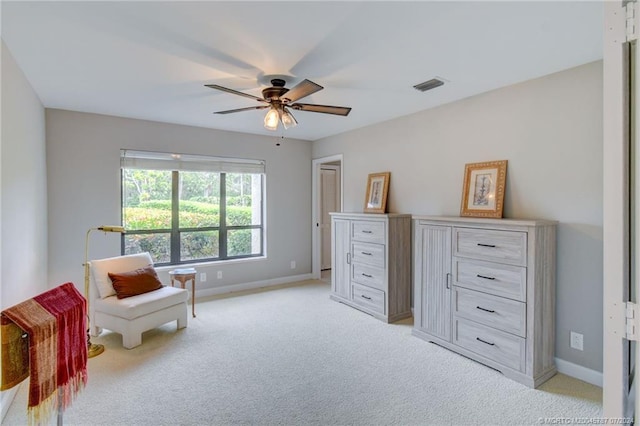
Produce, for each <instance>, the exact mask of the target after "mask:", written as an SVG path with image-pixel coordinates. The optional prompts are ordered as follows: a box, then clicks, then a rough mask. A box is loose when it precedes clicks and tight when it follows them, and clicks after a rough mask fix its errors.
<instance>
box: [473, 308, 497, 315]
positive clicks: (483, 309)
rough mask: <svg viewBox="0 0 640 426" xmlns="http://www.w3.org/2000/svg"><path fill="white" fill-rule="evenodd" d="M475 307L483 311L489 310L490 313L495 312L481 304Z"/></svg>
mask: <svg viewBox="0 0 640 426" xmlns="http://www.w3.org/2000/svg"><path fill="white" fill-rule="evenodd" d="M476 309H480V310H481V311H485V312H491V313H492V314H493V313H495V312H496V311H492V310H491V309H485V308H483V307H481V306H476Z"/></svg>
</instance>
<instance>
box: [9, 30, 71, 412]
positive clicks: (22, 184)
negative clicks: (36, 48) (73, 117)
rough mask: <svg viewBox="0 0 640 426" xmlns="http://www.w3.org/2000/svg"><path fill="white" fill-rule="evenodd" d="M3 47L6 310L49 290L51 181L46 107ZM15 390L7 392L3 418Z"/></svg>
mask: <svg viewBox="0 0 640 426" xmlns="http://www.w3.org/2000/svg"><path fill="white" fill-rule="evenodd" d="M1 50H2V52H1V54H2V72H1V74H2V126H1V127H2V134H1V138H0V170H1V172H0V188H1V190H0V194H1V196H0V200H1V201H0V247H2V249H1V250H0V308H2V309H4V308H8V307H10V306H13V305H15V304H17V303H19V302H22V301H23V300H25V299H29V298H31V297H33V296H36V295H37V294H39V293H42V292H43V291H45V290H47V289H48V286H47V284H48V279H47V187H46V185H47V184H46V164H45V134H44V132H45V113H44V108H43V106H42V104H41V103H40V99H38V96H37V95H36V93H35V92H34V90H33V88H32V87H31V85H30V84H29V82H28V81H27V79H26V77H25V76H24V74H23V73H22V71H21V70H20V68H19V67H18V65H17V64H16V62H15V60H14V59H13V56H12V55H11V52H9V49H8V48H7V47H6V46H5V44H4V41H3V42H2V43H1ZM58 284H62V283H58ZM15 389H17V388H13V389H11V390H9V391H5V392H2V394H1V399H0V402H1V403H2V404H1V405H2V415H1V416H0V419H1V418H2V417H4V415H5V414H6V410H7V408H8V406H9V401H10V400H11V399H12V398H13V394H14V392H15Z"/></svg>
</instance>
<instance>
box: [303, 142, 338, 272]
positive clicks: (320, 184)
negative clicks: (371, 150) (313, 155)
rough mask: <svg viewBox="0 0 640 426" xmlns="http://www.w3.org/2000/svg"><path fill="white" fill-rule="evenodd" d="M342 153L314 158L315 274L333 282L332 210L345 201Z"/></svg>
mask: <svg viewBox="0 0 640 426" xmlns="http://www.w3.org/2000/svg"><path fill="white" fill-rule="evenodd" d="M342 169H343V165H342V154H340V155H334V156H330V157H323V158H318V159H316V160H313V177H312V186H313V190H312V199H313V208H312V215H313V218H312V227H313V229H312V244H313V248H312V272H311V273H312V275H313V278H315V279H320V280H323V281H326V282H327V283H330V282H331V269H332V265H331V216H330V215H329V213H331V212H341V211H342V205H343V184H342V175H343V173H342Z"/></svg>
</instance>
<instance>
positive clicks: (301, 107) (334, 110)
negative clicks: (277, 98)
mask: <svg viewBox="0 0 640 426" xmlns="http://www.w3.org/2000/svg"><path fill="white" fill-rule="evenodd" d="M287 106H288V107H290V108H293V109H295V110H297V111H309V112H321V113H323V114H334V115H343V116H345V117H346V116H347V115H349V113H350V112H351V108H347V107H339V106H331V105H315V104H291V105H287Z"/></svg>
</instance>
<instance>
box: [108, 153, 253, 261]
mask: <svg viewBox="0 0 640 426" xmlns="http://www.w3.org/2000/svg"><path fill="white" fill-rule="evenodd" d="M121 176H122V223H123V226H124V227H125V229H126V230H127V232H126V234H124V235H123V237H122V253H123V254H133V253H140V252H149V253H150V254H151V257H152V258H153V261H154V263H156V264H158V265H163V264H164V265H168V264H172V265H174V264H181V263H193V262H202V261H215V260H224V259H236V258H243V257H255V256H262V255H263V253H264V226H263V212H264V206H263V194H264V179H265V164H264V161H261V160H243V159H231V158H217V157H205V156H198V155H186V154H168V153H156V152H143V151H131V150H122V151H121Z"/></svg>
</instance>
